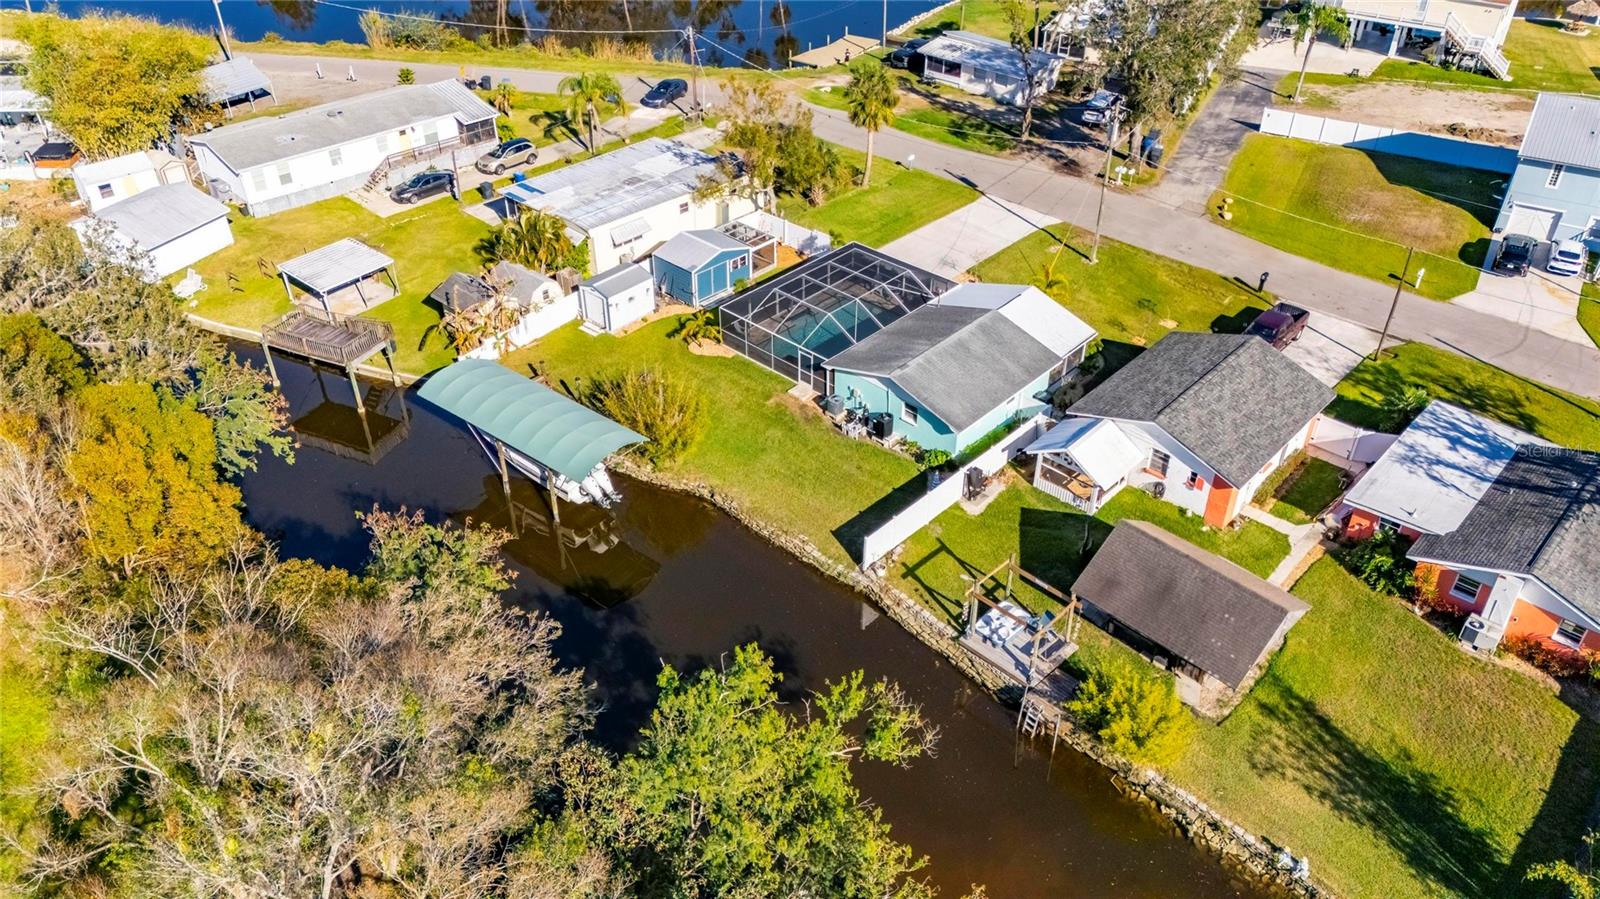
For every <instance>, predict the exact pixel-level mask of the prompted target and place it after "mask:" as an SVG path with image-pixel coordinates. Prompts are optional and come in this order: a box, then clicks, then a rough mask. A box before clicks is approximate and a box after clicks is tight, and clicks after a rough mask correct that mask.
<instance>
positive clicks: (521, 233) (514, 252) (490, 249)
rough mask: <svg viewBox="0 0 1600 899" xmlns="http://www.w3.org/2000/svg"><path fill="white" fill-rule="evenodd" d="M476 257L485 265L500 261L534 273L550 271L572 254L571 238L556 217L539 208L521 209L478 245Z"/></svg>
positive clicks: (565, 225)
mask: <svg viewBox="0 0 1600 899" xmlns="http://www.w3.org/2000/svg"><path fill="white" fill-rule="evenodd" d="M477 250H478V256H479V257H480V258H482V259H483V260H484V261H485V262H487V263H494V262H498V261H500V260H502V259H504V260H506V261H507V262H515V263H517V264H518V265H525V266H527V267H528V268H531V269H533V270H534V271H540V272H552V271H555V270H556V269H558V268H560V267H561V266H562V264H563V263H565V262H566V261H567V260H568V259H569V258H570V257H571V255H572V238H570V237H568V236H567V223H566V222H564V221H562V220H561V218H560V216H557V215H555V214H553V213H549V212H545V211H544V210H542V209H524V210H523V211H522V212H521V213H520V214H519V215H518V216H517V217H516V218H514V219H512V220H510V221H508V222H506V223H505V224H503V225H501V226H500V227H498V228H496V229H494V230H493V231H490V232H489V236H487V237H485V238H484V239H483V240H481V241H479V242H478V246H477Z"/></svg>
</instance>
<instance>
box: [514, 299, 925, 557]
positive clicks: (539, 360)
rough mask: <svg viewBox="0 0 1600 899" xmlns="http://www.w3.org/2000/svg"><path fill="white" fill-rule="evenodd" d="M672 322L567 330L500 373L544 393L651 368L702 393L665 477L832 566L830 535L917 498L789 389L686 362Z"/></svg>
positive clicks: (918, 486) (723, 364)
mask: <svg viewBox="0 0 1600 899" xmlns="http://www.w3.org/2000/svg"><path fill="white" fill-rule="evenodd" d="M675 322H676V320H673V319H668V320H663V321H660V322H656V323H654V324H651V325H649V326H647V327H645V328H642V329H640V330H639V331H637V332H635V333H632V334H629V335H627V336H625V337H612V336H609V335H602V336H599V337H590V336H588V335H586V334H583V333H580V332H579V330H578V328H577V326H576V325H572V326H568V327H566V328H562V329H561V330H559V331H556V332H555V333H554V334H551V335H550V336H548V337H546V338H544V339H543V340H541V341H539V342H538V343H536V344H534V345H533V346H531V347H528V348H526V349H523V350H519V351H518V352H516V353H513V354H512V355H511V356H509V357H507V358H506V360H505V363H506V364H507V365H509V366H510V367H511V368H513V369H515V370H517V371H520V372H527V371H529V366H530V365H531V366H532V369H533V370H534V371H537V372H540V373H542V374H544V375H546V376H547V377H548V379H549V382H550V383H552V384H554V383H557V382H558V381H562V380H564V381H566V382H567V383H569V384H570V383H581V379H592V378H594V377H595V376H596V375H602V374H607V373H611V372H615V371H619V370H622V369H626V368H631V367H634V366H640V365H659V366H661V367H663V368H665V369H668V370H671V371H675V372H678V373H681V374H682V375H683V376H685V377H687V378H689V379H690V380H692V381H693V382H694V383H697V384H700V385H702V386H703V389H704V390H705V391H706V398H707V400H708V401H709V403H710V407H711V410H712V411H711V416H710V426H709V428H708V429H707V431H706V434H705V436H704V437H703V438H702V439H701V440H700V442H699V443H698V444H696V445H695V447H694V448H693V449H691V450H690V451H689V452H688V454H686V455H685V456H684V457H683V458H682V459H680V460H678V461H677V462H676V463H674V464H673V465H672V466H670V467H669V468H668V472H669V473H670V474H673V475H678V476H683V477H689V478H692V479H695V480H698V481H701V482H703V483H705V484H708V485H710V486H711V487H713V488H715V489H716V490H717V492H718V493H720V494H723V495H725V496H727V497H729V498H731V499H732V500H734V501H735V502H737V503H738V504H739V505H740V506H742V507H743V508H745V509H746V510H748V511H749V512H750V513H752V514H754V515H756V516H757V517H759V518H760V519H761V520H763V521H767V522H770V523H772V524H774V525H776V526H778V527H781V528H783V529H785V530H787V531H790V532H792V533H796V534H799V535H801V536H803V537H805V538H807V539H808V540H810V541H811V542H812V543H813V544H814V545H815V546H816V547H817V548H818V549H820V550H822V551H823V552H825V553H827V554H828V555H829V556H831V557H833V558H834V559H836V560H837V561H839V562H841V563H844V562H848V561H849V560H850V557H849V555H848V553H847V552H846V550H845V547H844V545H843V544H842V543H841V542H840V537H839V536H838V535H836V533H835V532H836V531H840V530H841V529H845V530H844V531H842V532H841V533H844V532H849V530H850V529H848V528H846V525H847V524H850V523H851V522H852V520H853V519H857V516H858V515H860V514H861V513H862V512H863V511H866V510H868V509H869V508H871V507H872V506H874V504H877V503H880V502H882V501H886V500H888V499H889V497H890V495H891V494H892V493H894V492H895V491H896V489H897V488H900V487H902V486H903V485H904V487H905V488H906V489H905V491H904V492H909V493H912V494H920V493H921V491H922V490H923V483H924V482H923V478H922V475H921V474H920V472H919V471H918V470H917V467H916V465H915V464H913V463H912V462H911V460H910V459H908V458H906V457H905V456H901V455H899V454H897V453H892V452H889V451H887V450H884V449H882V448H880V447H878V446H876V445H875V444H871V443H868V442H865V441H857V440H851V439H849V438H847V437H845V436H843V435H842V434H840V433H839V432H838V431H837V430H836V429H835V428H834V427H833V426H832V425H831V424H829V423H828V422H827V420H826V419H824V418H823V417H822V415H821V413H820V412H818V411H817V409H816V408H815V406H814V405H813V404H811V403H808V402H802V401H800V400H796V399H794V398H792V397H790V396H788V395H787V391H788V390H789V388H790V387H792V386H793V383H792V382H790V381H789V380H787V379H785V378H783V377H782V376H780V375H777V374H774V373H773V372H771V371H768V370H767V369H765V368H762V367H761V366H759V365H757V364H756V363H754V362H751V361H750V360H748V359H745V358H744V357H742V356H733V357H713V356H698V355H695V354H693V353H690V352H689V351H688V349H687V348H686V347H685V346H684V345H683V342H682V341H680V340H676V339H673V338H670V337H668V336H667V334H668V332H669V331H671V330H672V328H673V327H674V326H675ZM903 498H904V497H903V495H899V496H896V497H895V500H894V502H895V503H896V504H898V502H899V501H900V500H903ZM896 507H898V505H896ZM880 508H883V507H880ZM861 520H862V521H864V520H868V519H861ZM857 523H858V524H859V521H858V522H857Z"/></svg>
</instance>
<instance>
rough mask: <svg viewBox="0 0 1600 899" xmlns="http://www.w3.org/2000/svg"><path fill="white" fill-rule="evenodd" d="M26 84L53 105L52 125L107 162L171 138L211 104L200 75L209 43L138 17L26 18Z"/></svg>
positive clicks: (22, 22) (20, 29) (21, 30)
mask: <svg viewBox="0 0 1600 899" xmlns="http://www.w3.org/2000/svg"><path fill="white" fill-rule="evenodd" d="M16 35H17V37H18V38H20V39H21V40H22V41H23V42H24V43H26V44H27V45H28V47H29V50H30V53H29V56H28V67H27V75H26V76H25V81H26V83H27V85H28V87H29V88H31V89H33V90H34V91H36V92H37V93H38V94H39V95H40V96H41V97H44V98H45V99H46V100H47V101H48V102H49V104H50V112H49V115H50V120H51V121H52V122H54V123H55V124H56V125H57V126H58V127H60V128H61V130H63V131H65V132H66V133H68V134H70V135H72V139H73V142H74V143H76V144H77V145H78V147H79V149H81V150H82V151H83V152H84V153H85V154H87V155H88V156H90V157H91V158H96V159H100V158H105V157H109V156H116V155H118V154H121V153H131V152H134V151H137V150H143V149H145V148H147V147H149V146H151V145H152V144H154V143H155V142H156V141H158V140H164V139H166V138H168V137H170V135H171V132H172V128H173V125H174V123H175V122H177V121H179V120H180V119H181V118H183V117H184V116H185V115H186V114H188V113H190V112H194V111H197V110H198V108H199V107H202V106H205V105H207V101H206V100H205V99H204V98H205V85H204V84H203V82H202V78H201V75H200V70H201V69H202V68H204V67H205V65H206V64H207V63H208V62H209V61H210V58H211V55H212V53H213V52H214V50H215V48H214V46H213V45H212V43H211V42H210V41H209V40H207V39H206V38H204V37H202V36H200V35H198V34H195V33H194V32H192V31H187V30H185V29H182V28H176V27H172V26H168V25H161V24H159V23H157V22H154V21H152V20H147V19H140V18H135V17H132V16H107V15H85V16H82V17H79V18H71V19H69V18H66V17H63V16H60V15H55V14H51V13H37V14H29V15H24V16H23V17H22V18H21V19H19V20H18V21H17V24H16Z"/></svg>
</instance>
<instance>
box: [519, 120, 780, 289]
mask: <svg viewBox="0 0 1600 899" xmlns="http://www.w3.org/2000/svg"><path fill="white" fill-rule="evenodd" d="M720 175H721V169H720V167H719V166H718V164H717V158H716V157H715V156H712V155H710V154H708V153H704V152H702V151H700V150H696V149H694V148H693V147H690V146H688V145H687V144H684V143H680V142H678V141H670V140H663V139H661V138H659V137H652V138H648V139H646V140H642V141H639V142H638V143H635V144H631V145H629V146H626V147H622V148H620V149H617V150H613V151H611V152H610V153H604V154H601V155H599V156H595V157H593V158H590V159H585V160H582V161H580V162H575V163H573V164H571V165H568V166H565V167H563V168H560V169H557V170H555V171H552V172H546V173H545V174H543V175H539V176H536V177H533V178H529V179H528V180H526V181H523V182H521V183H520V184H513V185H511V186H510V187H507V188H506V190H505V196H506V198H507V199H509V200H510V201H512V202H513V203H516V204H518V205H520V206H525V207H528V208H530V209H540V210H544V211H545V212H549V213H552V214H554V215H556V216H559V217H560V218H561V219H562V220H563V221H565V222H566V223H567V225H568V227H569V228H570V229H571V231H572V236H573V238H574V240H575V241H582V240H588V241H589V255H590V262H591V265H590V268H591V269H593V270H596V271H605V270H607V269H610V268H614V267H616V266H617V265H618V264H620V263H623V262H632V261H633V260H634V259H636V258H638V257H639V256H642V255H643V253H644V251H645V250H646V249H648V248H649V247H651V246H653V245H655V244H658V243H661V242H662V241H665V240H667V239H668V238H670V237H672V236H673V235H675V234H677V233H679V232H681V231H688V230H693V229H697V228H715V227H717V226H719V225H723V224H726V223H727V222H729V221H731V220H733V219H735V218H738V217H739V216H741V215H744V214H746V213H748V212H752V211H754V210H755V208H756V204H755V202H754V201H753V200H750V199H747V198H744V197H720V198H716V199H710V200H699V199H696V198H695V197H694V192H695V188H697V187H699V186H700V184H701V183H702V182H703V181H705V180H706V179H709V178H716V177H720Z"/></svg>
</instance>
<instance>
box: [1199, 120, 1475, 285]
mask: <svg viewBox="0 0 1600 899" xmlns="http://www.w3.org/2000/svg"><path fill="white" fill-rule="evenodd" d="M1501 180H1504V179H1503V177H1502V176H1500V175H1496V174H1494V173H1492V172H1484V171H1478V170H1475V169H1467V168H1458V167H1452V166H1447V165H1441V164H1439V163H1437V162H1427V161H1423V160H1416V159H1406V158H1404V157H1400V156H1393V155H1390V154H1387V153H1367V152H1363V151H1361V150H1352V149H1349V148H1347V147H1332V146H1325V145H1322V144H1314V143H1312V142H1310V141H1303V140H1295V139H1293V138H1288V137H1274V136H1271V135H1265V134H1252V135H1250V136H1249V137H1247V138H1245V142H1244V146H1243V147H1242V148H1241V149H1240V151H1239V153H1238V155H1236V156H1235V157H1234V160H1233V164H1232V165H1231V166H1230V167H1229V168H1228V174H1227V176H1226V177H1225V178H1224V180H1223V183H1222V190H1220V191H1219V192H1218V193H1217V194H1216V195H1215V196H1214V197H1213V198H1212V202H1211V207H1212V209H1213V210H1215V209H1217V208H1218V207H1219V206H1220V205H1221V203H1222V199H1223V197H1225V196H1232V197H1233V198H1234V202H1233V205H1232V206H1231V207H1230V208H1231V210H1232V213H1233V218H1232V220H1231V221H1227V222H1222V221H1221V219H1220V218H1218V219H1217V221H1219V222H1221V223H1222V224H1224V225H1226V226H1227V227H1230V228H1233V229H1234V230H1236V231H1239V232H1241V233H1243V234H1246V235H1248V236H1250V237H1252V238H1254V239H1256V240H1259V241H1261V242H1262V243H1265V244H1268V245H1270V246H1274V247H1277V248H1278V249H1280V250H1284V251H1286V252H1290V253H1294V254H1296V255H1298V256H1304V257H1305V258H1307V259H1313V260H1316V261H1317V262H1321V263H1323V264H1324V265H1329V266H1332V267H1334V268H1338V269H1342V270H1344V271H1347V272H1352V273H1354V274H1358V275H1362V276H1364V277H1368V278H1371V279H1373V280H1375V281H1379V282H1382V283H1384V284H1388V285H1391V286H1392V285H1393V284H1394V278H1395V277H1398V276H1399V274H1400V272H1401V271H1402V270H1403V268H1404V266H1405V258H1406V247H1407V246H1415V247H1416V248H1417V249H1418V250H1420V251H1423V254H1432V255H1419V256H1418V257H1417V258H1416V259H1415V260H1414V261H1413V262H1412V268H1411V270H1412V273H1413V279H1414V276H1415V272H1416V270H1417V269H1418V268H1425V269H1427V271H1426V274H1425V276H1424V277H1423V280H1422V286H1421V287H1420V288H1417V290H1416V292H1417V293H1419V294H1421V295H1423V296H1426V297H1430V298H1432V299H1436V300H1447V299H1449V298H1451V297H1453V296H1456V295H1458V294H1462V293H1466V292H1467V291H1469V290H1472V289H1474V288H1475V287H1476V286H1477V283H1478V274H1479V267H1480V266H1481V265H1482V263H1483V259H1484V254H1485V253H1486V252H1487V251H1488V246H1489V228H1490V226H1491V225H1492V224H1493V222H1494V215H1495V210H1496V209H1498V208H1499V199H1498V198H1497V197H1496V196H1495V193H1494V190H1495V183H1496V182H1497V181H1501ZM1277 210H1283V211H1282V212H1279V211H1277Z"/></svg>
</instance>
